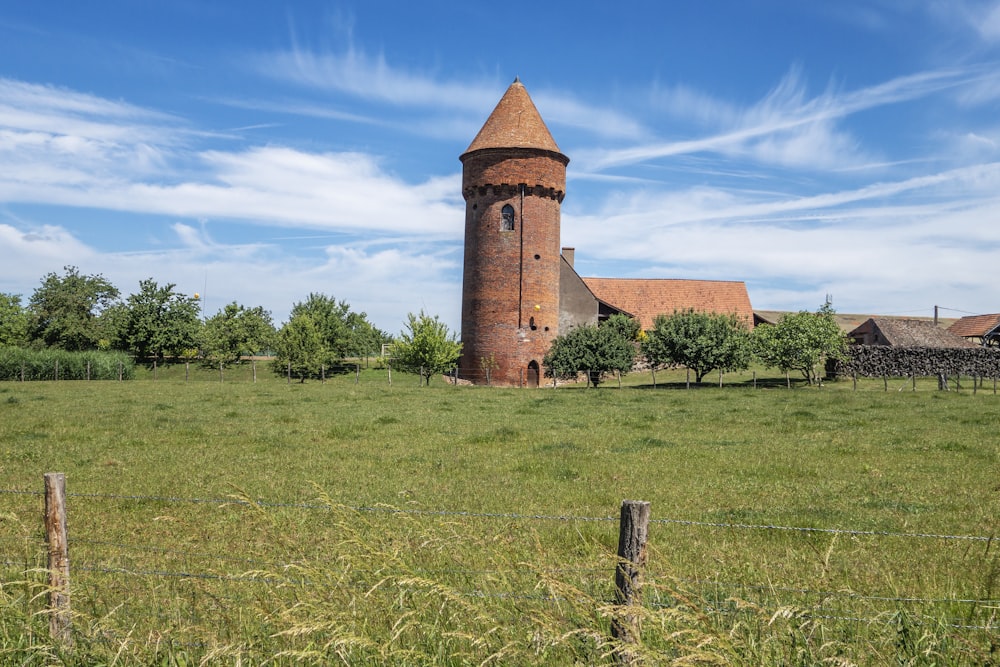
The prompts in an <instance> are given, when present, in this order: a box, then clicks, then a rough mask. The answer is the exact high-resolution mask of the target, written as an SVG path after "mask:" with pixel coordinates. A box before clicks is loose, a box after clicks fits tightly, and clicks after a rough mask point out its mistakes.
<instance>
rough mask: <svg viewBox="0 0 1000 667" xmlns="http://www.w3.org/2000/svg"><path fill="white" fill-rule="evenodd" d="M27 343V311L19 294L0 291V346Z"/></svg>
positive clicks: (21, 345) (14, 345)
mask: <svg viewBox="0 0 1000 667" xmlns="http://www.w3.org/2000/svg"><path fill="white" fill-rule="evenodd" d="M27 343H28V311H27V310H25V308H24V306H22V305H21V295H20V294H6V293H4V292H0V347H23V346H24V345H27Z"/></svg>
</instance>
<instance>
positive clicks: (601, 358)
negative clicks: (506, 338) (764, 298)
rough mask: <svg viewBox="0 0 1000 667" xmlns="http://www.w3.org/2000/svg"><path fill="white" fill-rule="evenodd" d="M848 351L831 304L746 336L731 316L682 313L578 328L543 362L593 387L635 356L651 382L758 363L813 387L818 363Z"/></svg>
mask: <svg viewBox="0 0 1000 667" xmlns="http://www.w3.org/2000/svg"><path fill="white" fill-rule="evenodd" d="M846 349H847V339H846V337H845V336H844V334H843V332H842V331H841V330H840V327H839V326H838V325H837V322H836V320H835V319H834V311H833V309H832V308H831V307H830V306H829V304H826V305H824V306H822V307H821V308H820V309H819V310H817V311H816V312H809V311H799V312H797V313H788V314H786V315H784V316H783V317H782V318H781V319H780V320H779V321H778V322H777V323H775V324H761V325H759V326H757V327H756V328H754V329H753V330H752V331H751V330H750V327H749V325H748V323H747V322H745V321H744V320H742V319H740V318H739V317H737V316H736V315H735V314H722V313H707V312H699V311H695V310H685V311H677V312H674V313H672V314H669V315H668V314H661V315H658V316H657V317H656V318H655V319H654V321H653V327H652V328H651V329H650V330H648V331H642V330H641V329H640V328H639V323H638V322H636V321H635V320H634V319H632V318H629V317H628V316H626V315H612V316H611V317H609V318H608V319H607V320H605V321H603V322H601V323H599V324H596V325H584V326H580V327H577V328H575V329H572V330H571V331H569V332H567V333H566V334H563V335H561V336H559V337H557V338H556V339H555V341H553V344H552V347H551V348H550V350H549V352H548V354H546V355H545V359H544V362H543V363H544V365H545V368H546V373H547V374H548V375H549V376H550V377H556V378H562V379H568V378H575V377H577V376H578V375H579V374H580V373H585V374H586V375H587V380H588V382H590V383H591V384H592V385H594V386H595V387H596V386H597V385H598V384H599V383H600V382H601V380H602V379H603V378H604V377H606V376H607V374H609V373H613V372H618V373H627V372H629V371H630V370H632V368H633V367H634V366H635V363H636V359H637V357H639V356H641V357H643V358H644V359H645V361H646V363H647V364H648V365H649V367H650V369H651V370H652V373H653V379H654V382H655V378H656V371H657V370H658V369H662V368H669V367H678V366H680V367H685V368H687V369H689V370H690V371H691V372H692V373H694V376H695V381H696V382H701V381H702V379H703V378H704V377H705V375H707V374H708V373H710V372H712V371H724V372H732V371H742V370H746V369H747V368H749V367H750V364H751V363H753V362H754V361H756V362H758V363H761V364H762V365H764V366H766V367H768V368H777V369H779V370H781V371H783V372H790V371H796V372H799V373H801V374H802V375H803V377H804V378H805V379H806V380H807V381H808V382H809V383H810V384H812V383H813V382H815V381H816V380H817V378H818V375H817V373H818V372H819V370H818V369H819V368H820V367H821V364H822V362H824V360H826V359H839V358H841V357H843V355H844V354H845V352H846Z"/></svg>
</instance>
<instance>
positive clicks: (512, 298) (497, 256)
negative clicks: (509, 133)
mask: <svg viewBox="0 0 1000 667" xmlns="http://www.w3.org/2000/svg"><path fill="white" fill-rule="evenodd" d="M462 158H463V163H464V169H463V178H462V192H463V195H464V197H465V201H466V208H465V268H464V274H463V283H462V344H463V352H462V359H461V361H460V367H461V369H462V371H463V374H464V375H465V377H467V378H468V379H470V380H473V381H475V382H485V378H484V377H482V375H481V373H480V361H481V359H484V358H488V357H489V356H490V355H492V356H493V357H494V359H495V360H496V362H497V364H498V366H499V367H498V368H497V369H496V370H495V371H494V372H493V382H494V383H496V384H518V383H520V382H521V381H522V379H524V378H526V377H527V369H528V364H529V363H530V362H531V361H533V360H534V361H536V362H538V364H539V366H541V363H542V358H543V357H544V356H545V353H546V352H547V351H548V349H549V345H550V344H551V342H552V339H553V338H555V337H556V335H558V330H559V268H560V259H559V249H560V244H559V219H560V203H561V202H562V198H563V194H564V191H565V187H566V163H567V159H566V158H565V156H563V155H561V154H559V153H552V152H550V151H544V150H537V149H525V148H521V149H513V148H512V149H485V150H480V151H475V152H473V153H469V154H466V155H464V156H462ZM507 204H509V205H510V206H511V207H513V209H514V216H515V223H514V231H501V209H503V207H504V206H505V205H507ZM532 327H534V328H532Z"/></svg>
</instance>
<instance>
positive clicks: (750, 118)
mask: <svg viewBox="0 0 1000 667" xmlns="http://www.w3.org/2000/svg"><path fill="white" fill-rule="evenodd" d="M968 79H969V76H968V75H967V74H966V73H965V72H963V71H961V70H936V71H930V72H922V73H919V74H914V75H909V76H904V77H898V78H895V79H891V80H889V81H886V82H884V83H882V84H878V85H875V86H870V87H867V88H862V89H859V90H856V91H851V92H846V93H843V92H838V91H835V90H833V89H827V90H826V91H824V92H823V93H822V94H820V95H818V96H815V97H808V96H807V94H806V86H805V83H804V81H803V80H802V76H801V72H800V70H799V69H798V68H794V69H793V70H792V71H791V72H789V74H787V75H786V76H785V77H784V79H782V81H781V82H780V83H779V84H778V85H777V86H776V87H775V88H774V89H773V90H772V91H771V92H770V93H769V94H768V95H767V96H765V97H764V98H763V99H762V100H761V101H760V102H758V103H757V104H755V105H754V106H752V107H750V108H748V109H746V110H744V111H742V112H739V113H736V112H734V111H733V110H732V109H731V108H730V107H729V106H727V105H725V104H722V103H713V102H712V101H711V98H709V97H707V96H704V95H696V94H693V93H692V92H691V91H690V90H688V89H685V88H681V89H678V90H679V94H680V97H679V99H677V100H676V101H675V102H674V103H671V102H669V101H667V102H664V101H663V100H661V104H664V105H665V106H667V107H668V108H670V109H671V110H672V111H673V113H687V114H689V115H692V116H695V115H702V114H704V112H705V110H706V109H708V111H709V112H710V113H709V115H710V116H712V117H715V118H717V119H719V121H720V122H725V121H729V123H730V124H731V126H730V127H727V128H724V129H723V130H722V131H720V132H719V133H717V134H714V135H711V136H707V137H702V138H700V139H691V140H684V141H671V142H659V143H648V144H644V145H637V146H633V147H631V148H624V149H612V150H606V151H592V152H591V153H590V154H587V155H583V156H582V157H580V158H579V162H582V163H583V165H584V168H588V169H593V170H603V169H609V168H612V167H620V166H624V165H629V164H636V163H640V162H648V161H650V160H656V159H659V158H664V157H670V156H676V155H683V154H690V153H702V152H714V153H720V154H725V155H740V156H750V157H754V158H755V159H757V160H759V161H762V162H766V163H771V164H778V165H781V166H792V167H803V166H808V165H810V164H811V165H813V166H816V167H820V168H833V167H838V168H839V167H843V166H845V165H846V164H853V163H856V162H857V161H858V160H859V159H863V160H869V159H870V156H867V155H865V154H864V152H863V151H861V150H860V149H859V147H858V145H857V143H856V142H855V141H854V140H853V139H852V138H851V136H850V135H849V134H848V133H846V132H845V131H843V130H838V129H836V126H835V125H834V123H835V122H836V121H838V120H840V119H842V118H844V117H846V116H849V115H850V114H853V113H857V112H859V111H863V110H867V109H872V108H876V107H881V106H886V105H890V104H895V103H899V102H904V101H908V100H913V99H918V98H921V97H924V96H926V95H929V94H931V93H933V92H937V91H940V90H942V89H945V88H949V87H954V86H957V85H959V84H960V83H962V82H964V81H967V80H968ZM816 156H825V157H824V159H822V160H821V161H819V162H817V160H816Z"/></svg>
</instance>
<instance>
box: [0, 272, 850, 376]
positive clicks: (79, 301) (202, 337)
mask: <svg viewBox="0 0 1000 667" xmlns="http://www.w3.org/2000/svg"><path fill="white" fill-rule="evenodd" d="M386 344H391V349H392V354H391V357H392V363H393V365H394V367H396V368H397V369H399V370H403V371H411V372H417V373H420V374H421V376H422V378H423V379H424V380H425V381H426V382H429V381H430V378H431V377H432V376H433V375H435V374H438V373H442V372H447V371H449V370H450V369H452V368H454V366H455V364H456V363H457V361H458V358H459V355H460V353H461V343H460V342H459V341H457V340H456V338H455V335H454V334H453V333H451V332H449V330H448V327H447V326H446V325H445V324H444V323H443V322H441V321H440V320H439V319H438V317H437V316H431V315H427V314H425V313H424V312H423V311H421V312H420V313H419V314H416V315H415V314H413V313H410V314H408V316H407V322H406V324H405V328H404V330H403V331H401V332H400V334H399V335H398V336H395V337H393V336H391V335H389V334H387V333H386V332H384V331H381V330H380V329H378V328H377V327H375V326H374V325H372V324H371V323H370V322H369V321H368V319H367V316H366V315H365V313H363V312H357V311H355V310H353V309H352V308H351V306H350V305H349V304H348V303H347V302H346V301H337V300H336V299H335V298H333V297H332V296H328V295H325V294H320V293H311V294H309V295H308V297H307V298H306V299H305V300H304V301H301V302H297V303H295V304H293V306H292V309H291V312H290V316H289V319H288V321H287V322H286V323H284V324H283V325H282V326H281V327H276V326H275V325H274V323H273V320H272V318H271V314H270V312H268V311H267V310H265V309H264V308H263V307H261V306H255V307H247V306H244V305H242V304H239V303H236V302H233V303H229V304H226V305H225V306H223V307H222V308H221V309H219V311H218V312H216V313H215V314H213V315H210V316H207V317H205V316H204V314H203V313H202V310H201V301H200V299H199V295H198V294H193V295H187V294H184V293H182V292H179V291H178V290H177V289H176V285H174V284H172V283H167V284H163V285H161V284H159V283H157V282H156V281H155V280H153V279H152V278H148V279H145V280H141V281H139V287H138V290H137V291H136V292H134V293H132V294H130V295H128V296H127V297H125V298H124V299H123V298H122V297H121V293H120V292H119V290H118V289H117V288H116V287H115V286H114V285H112V284H111V283H110V282H109V281H108V280H107V279H106V278H104V277H103V276H102V275H100V274H97V275H83V274H81V273H80V271H79V269H78V268H77V267H75V266H67V267H64V270H63V273H62V274H61V275H60V274H57V273H49V274H47V275H45V276H44V277H43V278H42V280H41V284H40V286H39V287H38V288H37V289H36V290H35V292H34V293H33V294H32V295H31V298H30V299H29V301H28V303H27V304H22V303H21V297H20V296H18V295H13V294H5V293H0V348H3V347H16V348H24V349H28V350H46V349H57V350H66V351H71V352H72V351H88V350H104V351H112V350H114V351H122V352H126V353H128V354H131V355H132V356H134V358H135V359H136V360H138V361H140V362H143V361H145V362H149V361H154V360H158V359H170V358H173V359H184V360H195V359H200V360H203V361H205V362H206V363H211V364H224V365H226V364H232V363H236V362H238V361H239V360H240V359H241V358H243V357H245V356H248V355H266V356H269V357H272V358H273V359H274V368H275V371H276V372H280V373H289V374H294V375H295V376H296V377H297V378H298V379H299V380H300V381H305V380H306V378H308V377H310V376H313V375H316V374H318V373H319V372H320V369H321V368H324V367H326V368H330V367H334V366H336V365H338V364H340V363H341V362H342V361H343V360H344V359H347V358H360V357H366V358H367V357H370V356H377V355H379V354H380V353H381V350H382V347H383V345H386ZM846 347H847V341H846V338H845V337H844V335H843V333H842V332H841V331H840V328H839V326H838V325H837V323H836V321H835V320H834V311H833V309H832V308H831V307H830V306H829V305H824V306H823V307H821V308H820V309H818V310H817V311H816V312H808V311H800V312H798V313H789V314H786V315H785V316H784V317H782V319H781V320H780V321H778V322H777V323H775V324H773V325H772V324H764V325H761V326H758V327H756V328H755V329H753V330H752V331H751V330H750V328H749V326H748V323H746V322H744V321H743V320H741V319H740V318H738V317H737V316H736V315H733V314H719V313H706V312H697V311H694V310H687V311H680V312H674V313H672V314H669V315H668V314H661V315H659V316H657V317H656V319H655V320H654V323H653V327H652V328H651V329H650V330H648V331H642V330H641V329H640V327H639V323H638V322H637V321H635V320H634V319H631V318H629V317H627V316H625V315H615V316H612V317H610V318H608V319H607V320H606V321H604V322H601V323H600V324H597V325H584V326H579V327H576V328H574V329H572V330H570V331H569V332H567V333H565V334H563V335H561V336H558V337H557V338H556V339H555V340H554V341H553V344H552V346H551V348H550V350H549V352H548V353H547V354H546V355H545V358H544V360H543V364H544V367H545V370H546V374H547V375H548V376H549V377H556V378H569V377H576V376H577V375H578V374H579V373H586V374H587V380H588V381H589V382H590V383H591V384H593V385H594V386H597V385H598V384H599V383H600V382H601V381H602V379H603V378H604V377H606V376H607V374H608V373H613V372H616V371H617V372H620V373H627V372H629V371H630V370H632V369H633V367H634V366H635V363H636V360H637V358H638V357H640V356H641V357H642V358H644V360H645V361H646V363H647V364H648V365H649V367H650V368H651V369H652V371H653V373H654V382H655V372H656V370H657V369H661V368H667V367H677V366H681V367H686V368H688V369H690V370H691V372H692V373H694V375H695V380H696V381H697V382H701V381H702V379H703V378H704V377H705V375H707V374H708V373H709V372H712V371H725V372H730V371H740V370H745V369H746V368H748V367H749V366H750V364H751V363H753V362H754V361H756V362H759V363H761V364H763V365H764V366H767V367H770V368H778V369H779V370H781V371H785V372H788V371H797V372H800V373H802V375H803V376H804V377H805V378H806V380H807V381H809V382H810V383H812V382H814V381H815V380H816V378H817V371H818V368H819V367H820V364H821V362H822V361H824V360H825V359H839V358H842V357H843V356H844V353H845V350H846Z"/></svg>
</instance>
